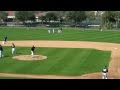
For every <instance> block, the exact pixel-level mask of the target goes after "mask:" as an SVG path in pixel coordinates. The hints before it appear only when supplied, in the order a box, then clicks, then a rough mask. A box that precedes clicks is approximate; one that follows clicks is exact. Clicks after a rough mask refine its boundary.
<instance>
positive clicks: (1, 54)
mask: <svg viewBox="0 0 120 90" xmlns="http://www.w3.org/2000/svg"><path fill="white" fill-rule="evenodd" d="M2 57H3V48H2V45H0V58H2Z"/></svg>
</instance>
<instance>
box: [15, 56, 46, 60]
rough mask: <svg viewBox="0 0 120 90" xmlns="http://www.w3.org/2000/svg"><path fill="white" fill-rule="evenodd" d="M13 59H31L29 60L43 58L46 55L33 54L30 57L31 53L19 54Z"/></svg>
mask: <svg viewBox="0 0 120 90" xmlns="http://www.w3.org/2000/svg"><path fill="white" fill-rule="evenodd" d="M13 59H17V60H26V61H31V60H44V59H47V56H43V55H34V57H32V56H31V55H19V56H14V57H13Z"/></svg>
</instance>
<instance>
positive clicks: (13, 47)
mask: <svg viewBox="0 0 120 90" xmlns="http://www.w3.org/2000/svg"><path fill="white" fill-rule="evenodd" d="M14 52H15V44H14V43H12V55H13V54H14Z"/></svg>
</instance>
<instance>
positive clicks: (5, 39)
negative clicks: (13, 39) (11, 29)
mask: <svg viewBox="0 0 120 90" xmlns="http://www.w3.org/2000/svg"><path fill="white" fill-rule="evenodd" d="M6 42H7V36H5V37H4V41H3V44H5V43H6Z"/></svg>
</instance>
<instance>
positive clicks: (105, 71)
mask: <svg viewBox="0 0 120 90" xmlns="http://www.w3.org/2000/svg"><path fill="white" fill-rule="evenodd" d="M107 72H108V69H107V67H106V66H105V67H104V68H103V70H102V79H108V77H107Z"/></svg>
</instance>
